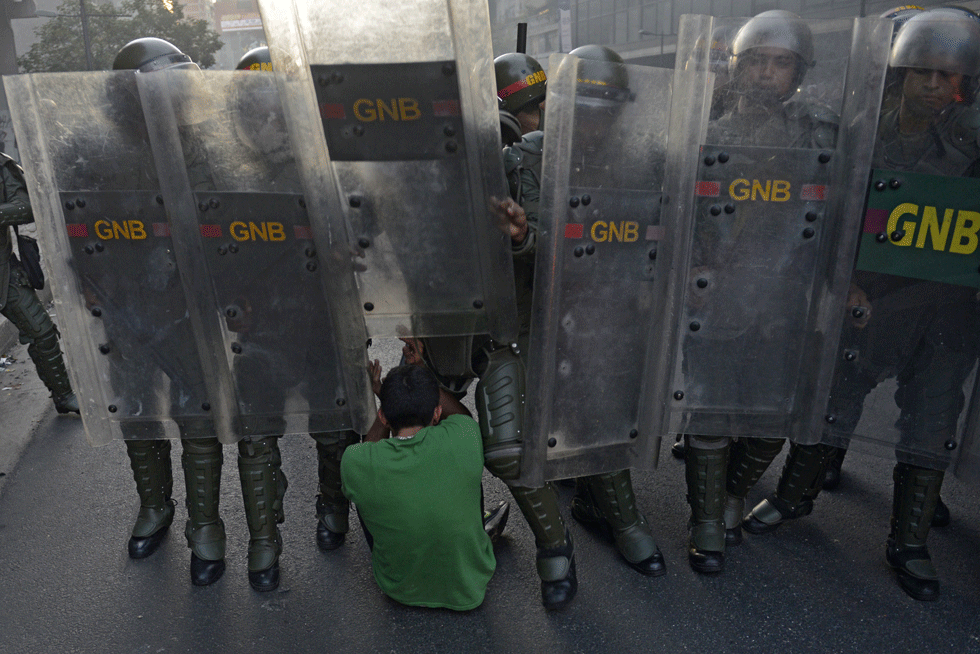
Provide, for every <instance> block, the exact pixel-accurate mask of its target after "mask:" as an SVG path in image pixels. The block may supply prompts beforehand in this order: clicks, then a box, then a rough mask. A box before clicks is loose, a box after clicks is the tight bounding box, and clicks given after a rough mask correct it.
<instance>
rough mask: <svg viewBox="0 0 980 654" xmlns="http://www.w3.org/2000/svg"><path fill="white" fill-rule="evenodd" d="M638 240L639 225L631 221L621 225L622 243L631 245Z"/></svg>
mask: <svg viewBox="0 0 980 654" xmlns="http://www.w3.org/2000/svg"><path fill="white" fill-rule="evenodd" d="M638 238H640V223H635V222H633V221H632V220H628V221H626V222H625V223H623V241H624V242H626V243H633V242H634V241H636V239H638Z"/></svg>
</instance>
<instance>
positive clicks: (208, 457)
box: [181, 429, 225, 586]
mask: <svg viewBox="0 0 980 654" xmlns="http://www.w3.org/2000/svg"><path fill="white" fill-rule="evenodd" d="M192 435H193V434H192V433H188V431H187V430H185V429H181V436H182V438H181V441H182V443H183V447H184V452H183V454H182V455H181V463H182V464H183V467H184V481H185V484H186V486H187V526H186V528H185V529H184V534H185V535H186V536H187V546H188V547H190V549H191V582H192V583H193V584H194V585H195V586H207V585H208V584H212V583H214V582H216V581H217V580H218V579H219V578H220V577H221V575H222V574H223V573H224V571H225V524H224V522H222V521H221V518H220V517H219V516H218V499H219V491H220V488H221V462H222V458H223V457H222V451H221V443H219V442H218V439H217V438H215V437H213V436H211V437H208V438H193V437H191V436H192Z"/></svg>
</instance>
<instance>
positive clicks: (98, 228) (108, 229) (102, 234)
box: [95, 220, 112, 241]
mask: <svg viewBox="0 0 980 654" xmlns="http://www.w3.org/2000/svg"><path fill="white" fill-rule="evenodd" d="M95 234H96V236H98V237H99V238H101V239H102V240H103V241H108V240H111V239H112V225H110V224H109V221H108V220H96V221H95Z"/></svg>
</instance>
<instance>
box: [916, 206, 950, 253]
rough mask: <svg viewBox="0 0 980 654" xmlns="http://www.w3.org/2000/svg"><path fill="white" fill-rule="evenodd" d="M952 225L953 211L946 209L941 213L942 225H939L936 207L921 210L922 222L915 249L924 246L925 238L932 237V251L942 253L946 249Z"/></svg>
mask: <svg viewBox="0 0 980 654" xmlns="http://www.w3.org/2000/svg"><path fill="white" fill-rule="evenodd" d="M952 224H953V210H952V209H946V211H945V212H944V213H943V224H942V226H940V225H939V217H938V216H937V215H936V207H926V208H924V209H923V210H922V222H921V223H919V238H918V240H916V242H915V247H917V248H922V247H925V245H926V237H932V249H933V250H938V251H939V252H942V251H943V250H945V249H946V239H947V238H948V237H949V226H950V225H952Z"/></svg>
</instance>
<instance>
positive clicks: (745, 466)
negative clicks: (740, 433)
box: [725, 438, 786, 545]
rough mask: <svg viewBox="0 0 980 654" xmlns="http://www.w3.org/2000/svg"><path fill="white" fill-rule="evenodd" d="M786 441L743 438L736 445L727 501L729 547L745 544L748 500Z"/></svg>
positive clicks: (731, 461)
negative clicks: (746, 502) (744, 516)
mask: <svg viewBox="0 0 980 654" xmlns="http://www.w3.org/2000/svg"><path fill="white" fill-rule="evenodd" d="M785 442H786V441H785V440H784V439H782V438H739V439H738V440H737V441H735V442H733V443H732V447H731V452H730V454H729V457H728V471H727V481H726V490H727V493H728V495H727V497H726V498H725V542H726V543H727V544H728V545H738V544H739V543H741V542H742V529H741V527H740V525H741V522H742V516H743V515H745V497H746V495H748V494H749V491H750V490H752V488H753V487H754V486H755V485H756V484H757V483H759V479H761V478H762V475H763V474H764V473H765V472H766V470H768V469H769V466H770V465H772V461H773V459H775V458H776V455H777V454H779V452H780V451H781V450H782V449H783V443H785Z"/></svg>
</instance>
